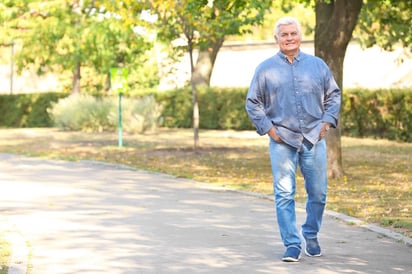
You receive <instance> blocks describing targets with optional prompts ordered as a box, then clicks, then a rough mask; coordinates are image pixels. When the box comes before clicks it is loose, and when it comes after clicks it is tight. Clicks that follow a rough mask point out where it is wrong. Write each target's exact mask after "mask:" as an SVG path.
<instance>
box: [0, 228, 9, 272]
mask: <svg viewBox="0 0 412 274" xmlns="http://www.w3.org/2000/svg"><path fill="white" fill-rule="evenodd" d="M10 256H11V246H10V243H9V242H8V241H7V240H6V237H5V233H4V232H0V274H7V271H8V263H9V260H10Z"/></svg>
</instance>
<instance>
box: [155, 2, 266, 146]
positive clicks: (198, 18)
mask: <svg viewBox="0 0 412 274" xmlns="http://www.w3.org/2000/svg"><path fill="white" fill-rule="evenodd" d="M149 2H150V6H149V7H150V9H151V10H152V11H153V12H155V13H156V14H158V16H159V33H158V35H159V38H160V39H163V40H165V41H173V40H175V39H178V38H180V37H181V35H183V36H184V38H185V40H186V50H187V51H188V53H189V56H190V66H191V81H190V83H191V89H192V99H193V100H192V101H193V129H194V148H195V149H196V147H197V146H198V141H199V136H198V129H199V128H198V127H199V107H198V101H197V90H198V88H199V87H201V86H209V83H210V78H211V75H212V71H213V66H214V63H215V61H216V57H217V54H218V52H219V50H220V48H221V47H222V45H223V42H224V41H225V38H226V37H227V36H228V35H234V34H240V33H245V32H247V31H250V29H248V28H250V27H251V26H253V25H255V24H261V23H262V21H263V16H264V13H265V11H266V10H267V9H268V8H269V7H270V3H271V2H270V1H246V0H183V1H175V0H169V1H164V0H153V1H149ZM195 49H197V52H198V56H197V60H196V63H195V62H194V50H195Z"/></svg>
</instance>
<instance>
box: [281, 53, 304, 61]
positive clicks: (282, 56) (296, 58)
mask: <svg viewBox="0 0 412 274" xmlns="http://www.w3.org/2000/svg"><path fill="white" fill-rule="evenodd" d="M278 56H279V57H280V58H281V59H282V60H285V61H287V62H289V61H288V58H287V56H286V55H285V54H283V52H281V51H279V52H278ZM293 59H295V60H296V61H298V62H300V60H301V59H302V52H301V51H300V50H299V52H298V54H297V55H296V56H295V57H293Z"/></svg>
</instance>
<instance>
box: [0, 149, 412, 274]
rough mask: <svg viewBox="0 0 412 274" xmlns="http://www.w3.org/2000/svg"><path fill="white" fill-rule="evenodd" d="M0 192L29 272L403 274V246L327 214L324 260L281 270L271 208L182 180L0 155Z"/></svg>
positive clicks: (411, 252)
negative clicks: (24, 245) (26, 259)
mask: <svg viewBox="0 0 412 274" xmlns="http://www.w3.org/2000/svg"><path fill="white" fill-rule="evenodd" d="M0 186H1V191H0V216H1V218H2V219H0V221H3V222H6V223H7V224H9V225H11V226H13V227H14V228H15V233H17V234H19V235H21V238H22V239H24V241H25V242H26V243H27V250H28V253H29V254H30V256H29V258H30V259H29V261H28V262H26V263H27V267H28V268H29V269H30V273H31V274H60V273H62V274H63V273H70V274H73V273H110V274H117V273H119V274H120V273H121V274H125V273H408V272H409V273H412V247H410V246H408V245H406V244H404V243H400V242H398V241H396V240H394V239H392V238H390V237H385V236H382V235H381V234H378V233H376V232H372V231H370V230H369V229H366V228H364V227H359V226H354V225H352V226H350V225H347V224H346V223H344V222H342V221H340V220H337V219H336V218H334V217H331V216H329V215H327V216H325V219H324V224H323V227H322V231H321V234H320V235H319V236H320V242H321V245H322V248H323V253H324V256H323V257H320V258H309V257H306V256H303V257H302V260H301V261H300V262H299V263H283V262H282V261H281V260H280V258H281V256H282V254H283V252H284V249H283V246H282V245H281V243H280V238H279V232H278V231H277V226H276V223H275V213H274V206H273V201H271V200H270V199H264V198H259V197H257V196H254V195H246V194H245V193H239V192H234V191H225V190H224V189H220V188H213V187H210V186H207V185H204V184H200V183H196V182H193V181H190V180H184V179H177V178H174V177H171V176H165V175H159V174H153V173H148V172H144V171H138V170H131V169H127V168H124V167H119V166H114V165H107V164H102V163H94V162H87V161H82V162H64V161H50V160H43V159H38V158H27V157H23V156H16V155H9V154H0ZM303 218H304V212H303V211H302V210H298V221H299V223H301V222H302V219H303ZM24 241H23V242H24ZM20 248H21V246H20ZM23 254H24V252H23ZM19 264H20V265H22V264H23V265H24V262H17V263H16V264H15V265H17V266H18V265H19ZM15 265H14V266H15ZM15 273H18V271H16V272H15ZM21 273H24V272H21Z"/></svg>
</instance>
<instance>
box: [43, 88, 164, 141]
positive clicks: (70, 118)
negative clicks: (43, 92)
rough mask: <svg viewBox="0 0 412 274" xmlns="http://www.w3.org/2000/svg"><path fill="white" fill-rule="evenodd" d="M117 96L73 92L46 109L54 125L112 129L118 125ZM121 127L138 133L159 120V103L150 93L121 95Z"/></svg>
mask: <svg viewBox="0 0 412 274" xmlns="http://www.w3.org/2000/svg"><path fill="white" fill-rule="evenodd" d="M118 100H119V99H118V97H115V96H109V97H101V98H97V97H94V96H91V95H80V94H75V95H71V96H69V97H66V98H63V99H61V100H59V101H58V102H56V103H54V104H52V106H51V108H49V110H48V112H49V113H50V116H51V117H52V120H53V121H54V125H55V126H56V127H59V128H62V129H64V130H81V131H86V132H102V131H114V130H116V129H117V127H118V121H119V119H118V107H119V101H118ZM121 105H122V125H123V130H124V131H126V132H132V133H137V132H138V133H141V132H144V131H146V130H149V129H153V128H155V127H156V126H158V125H159V123H160V122H161V120H160V116H161V107H160V106H159V105H158V104H157V103H156V102H155V100H154V98H153V97H143V98H139V99H134V98H127V97H122V100H121Z"/></svg>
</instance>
